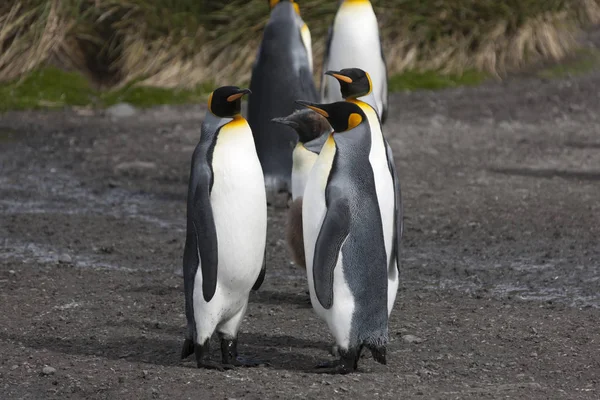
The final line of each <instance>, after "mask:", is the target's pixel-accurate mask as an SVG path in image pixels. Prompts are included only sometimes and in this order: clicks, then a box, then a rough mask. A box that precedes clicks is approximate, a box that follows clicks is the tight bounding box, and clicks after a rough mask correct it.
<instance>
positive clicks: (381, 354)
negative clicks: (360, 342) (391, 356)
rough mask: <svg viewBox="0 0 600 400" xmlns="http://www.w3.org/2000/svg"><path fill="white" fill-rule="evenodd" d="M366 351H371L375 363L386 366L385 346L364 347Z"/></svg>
mask: <svg viewBox="0 0 600 400" xmlns="http://www.w3.org/2000/svg"><path fill="white" fill-rule="evenodd" d="M366 347H367V349H369V350H370V351H371V354H372V355H373V359H374V360H375V361H377V362H378V363H379V364H383V365H387V359H386V357H385V355H386V347H385V346H370V345H367V346H366Z"/></svg>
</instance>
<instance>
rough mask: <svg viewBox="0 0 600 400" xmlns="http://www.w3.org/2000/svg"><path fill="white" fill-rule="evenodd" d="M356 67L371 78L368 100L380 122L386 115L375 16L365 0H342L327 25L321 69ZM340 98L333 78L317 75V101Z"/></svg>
mask: <svg viewBox="0 0 600 400" xmlns="http://www.w3.org/2000/svg"><path fill="white" fill-rule="evenodd" d="M348 67H358V68H361V69H363V70H365V71H367V72H368V73H369V74H370V75H371V78H372V79H373V83H372V86H373V94H374V97H373V99H370V100H369V104H371V105H372V106H373V108H375V110H377V113H378V114H379V117H380V118H381V123H382V124H384V123H385V122H386V120H387V115H388V86H387V67H386V61H385V56H384V53H383V47H382V46H381V38H380V34H379V25H378V24H377V16H376V15H375V11H374V10H373V6H372V5H371V2H370V1H368V0H342V1H341V2H340V6H339V9H338V11H337V13H336V15H335V19H334V20H333V24H332V25H331V26H330V28H329V36H328V38H327V45H326V48H325V58H324V61H323V72H325V71H328V70H340V69H342V68H348ZM340 100H342V98H341V96H340V90H339V86H338V84H337V83H336V81H335V80H332V79H328V78H327V77H326V76H322V77H321V101H322V102H324V103H330V102H333V101H340Z"/></svg>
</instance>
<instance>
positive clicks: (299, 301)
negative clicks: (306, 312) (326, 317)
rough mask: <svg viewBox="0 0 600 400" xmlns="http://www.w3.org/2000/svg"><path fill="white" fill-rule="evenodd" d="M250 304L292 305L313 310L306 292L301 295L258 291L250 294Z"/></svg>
mask: <svg viewBox="0 0 600 400" xmlns="http://www.w3.org/2000/svg"><path fill="white" fill-rule="evenodd" d="M249 301H250V303H254V304H270V305H280V304H291V305H295V306H298V308H311V307H312V305H311V303H310V296H309V295H308V293H306V292H305V291H304V290H303V291H301V292H300V293H290V292H276V291H273V290H258V291H256V292H255V291H253V292H250V300H249Z"/></svg>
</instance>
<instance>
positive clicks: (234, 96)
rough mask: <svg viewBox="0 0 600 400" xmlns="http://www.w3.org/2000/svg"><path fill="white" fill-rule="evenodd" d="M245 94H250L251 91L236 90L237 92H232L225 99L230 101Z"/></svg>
mask: <svg viewBox="0 0 600 400" xmlns="http://www.w3.org/2000/svg"><path fill="white" fill-rule="evenodd" d="M245 94H252V92H251V91H250V89H240V90H238V91H237V93H234V94H232V95H231V96H229V97H228V98H227V101H228V102H230V103H232V102H234V101H236V100H237V99H239V98H240V97H242V96H243V95H245Z"/></svg>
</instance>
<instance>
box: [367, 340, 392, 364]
mask: <svg viewBox="0 0 600 400" xmlns="http://www.w3.org/2000/svg"><path fill="white" fill-rule="evenodd" d="M387 342H388V337H387V333H383V332H382V333H380V334H379V335H374V336H371V337H369V338H367V339H366V340H365V341H364V342H363V343H364V346H365V347H366V348H367V349H369V350H370V351H371V354H372V355H373V359H374V360H375V361H377V362H378V363H380V364H383V365H387V359H386V354H387V347H386V346H387Z"/></svg>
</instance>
